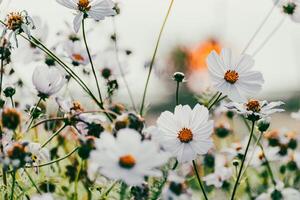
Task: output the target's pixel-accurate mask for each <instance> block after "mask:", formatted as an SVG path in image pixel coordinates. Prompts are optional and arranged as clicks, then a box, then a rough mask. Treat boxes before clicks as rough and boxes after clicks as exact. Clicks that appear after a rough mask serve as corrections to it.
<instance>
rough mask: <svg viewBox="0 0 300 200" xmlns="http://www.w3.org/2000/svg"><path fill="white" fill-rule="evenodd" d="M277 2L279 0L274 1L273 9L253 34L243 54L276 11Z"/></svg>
mask: <svg viewBox="0 0 300 200" xmlns="http://www.w3.org/2000/svg"><path fill="white" fill-rule="evenodd" d="M277 3H278V2H276V3H274V5H273V6H272V8H271V10H270V11H269V12H268V13H267V15H266V17H265V18H264V19H263V21H262V22H261V24H260V25H259V27H258V29H257V30H256V31H255V32H254V34H253V35H252V37H251V39H250V40H249V41H248V43H247V44H246V46H245V48H244V50H243V51H242V54H244V53H246V51H247V50H248V48H249V46H250V45H251V44H252V42H253V40H254V39H255V38H256V36H257V34H258V33H259V32H260V31H261V29H262V28H263V26H264V25H265V23H266V22H267V20H268V19H269V17H270V16H271V14H272V13H273V11H274V9H275V7H276V5H277Z"/></svg>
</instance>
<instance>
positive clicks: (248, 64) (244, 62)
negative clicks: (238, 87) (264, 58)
mask: <svg viewBox="0 0 300 200" xmlns="http://www.w3.org/2000/svg"><path fill="white" fill-rule="evenodd" d="M235 66H236V67H235V70H236V71H237V72H238V73H239V74H242V73H244V72H245V71H248V70H250V69H251V68H252V67H253V66H254V59H253V58H252V57H251V56H250V55H247V54H245V55H242V56H241V58H240V59H239V60H238V61H237V63H236V64H235Z"/></svg>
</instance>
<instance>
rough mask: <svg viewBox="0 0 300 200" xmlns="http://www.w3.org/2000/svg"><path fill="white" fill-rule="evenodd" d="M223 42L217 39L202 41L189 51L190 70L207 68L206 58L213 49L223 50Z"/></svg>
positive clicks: (218, 51)
mask: <svg viewBox="0 0 300 200" xmlns="http://www.w3.org/2000/svg"><path fill="white" fill-rule="evenodd" d="M221 48H222V47H221V44H220V43H219V42H218V41H217V40H215V39H209V40H206V41H205V42H203V43H201V44H200V45H199V46H198V47H197V48H196V49H193V50H191V51H189V52H188V68H189V70H190V71H195V70H203V69H207V65H206V58H207V56H208V55H209V54H210V52H211V51H213V50H215V51H216V52H217V53H220V52H221Z"/></svg>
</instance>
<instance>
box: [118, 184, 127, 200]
mask: <svg viewBox="0 0 300 200" xmlns="http://www.w3.org/2000/svg"><path fill="white" fill-rule="evenodd" d="M126 193H127V185H126V184H125V183H123V182H122V184H121V190H120V200H125V199H126V196H127V194H126Z"/></svg>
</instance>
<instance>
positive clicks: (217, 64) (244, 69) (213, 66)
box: [207, 49, 264, 102]
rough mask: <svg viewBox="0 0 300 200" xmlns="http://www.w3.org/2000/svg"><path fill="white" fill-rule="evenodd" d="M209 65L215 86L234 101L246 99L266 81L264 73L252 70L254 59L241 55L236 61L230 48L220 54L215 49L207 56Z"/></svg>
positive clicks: (256, 91) (255, 92)
mask: <svg viewBox="0 0 300 200" xmlns="http://www.w3.org/2000/svg"><path fill="white" fill-rule="evenodd" d="M207 65H208V70H209V73H210V76H211V81H212V85H213V87H214V88H215V89H216V90H218V91H219V92H222V93H223V94H225V95H227V96H228V97H229V99H231V100H232V101H236V102H244V101H246V100H247V97H249V96H251V95H254V94H257V93H258V92H259V91H260V90H261V88H262V84H263V83H264V79H263V76H262V74H261V73H260V72H258V71H253V70H251V69H252V67H253V65H254V60H253V58H252V57H251V56H249V55H241V56H240V58H239V59H238V60H237V61H234V60H233V58H232V55H231V50H230V49H223V50H222V52H221V55H220V56H219V55H218V54H217V53H216V52H215V51H213V52H211V53H210V54H209V56H208V57H207Z"/></svg>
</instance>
